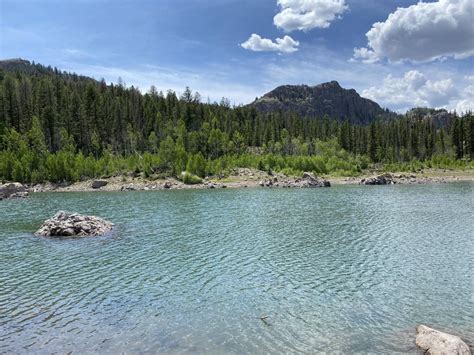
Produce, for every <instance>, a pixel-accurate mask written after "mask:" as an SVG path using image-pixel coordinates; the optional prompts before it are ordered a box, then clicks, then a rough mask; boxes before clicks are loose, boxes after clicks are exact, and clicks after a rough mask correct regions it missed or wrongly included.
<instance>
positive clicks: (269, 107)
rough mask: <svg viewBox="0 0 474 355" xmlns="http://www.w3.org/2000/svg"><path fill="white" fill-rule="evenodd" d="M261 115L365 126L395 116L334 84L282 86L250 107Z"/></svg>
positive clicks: (372, 102) (334, 82)
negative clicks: (291, 114)
mask: <svg viewBox="0 0 474 355" xmlns="http://www.w3.org/2000/svg"><path fill="white" fill-rule="evenodd" d="M250 105H251V106H253V107H255V108H256V109H257V110H258V111H260V112H275V111H280V110H281V111H286V112H297V113H298V114H300V115H302V116H306V117H318V118H322V117H323V116H325V115H327V116H329V117H331V118H335V119H338V120H341V121H342V120H349V121H350V122H352V123H357V124H367V123H370V122H371V121H373V120H375V119H377V118H389V117H393V116H395V115H396V114H394V113H393V112H389V111H388V110H384V109H383V108H382V107H380V106H379V104H377V103H376V102H374V101H372V100H369V99H366V98H363V97H361V96H360V95H359V94H358V93H357V91H355V90H354V89H344V88H342V87H341V86H340V85H339V83H338V82H337V81H331V82H328V83H323V84H319V85H316V86H307V85H283V86H279V87H277V88H276V89H274V90H272V91H270V92H269V93H267V94H265V95H263V96H262V97H261V98H259V99H256V100H255V101H254V102H253V103H251V104H250Z"/></svg>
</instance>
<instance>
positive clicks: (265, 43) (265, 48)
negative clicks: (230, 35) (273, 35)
mask: <svg viewBox="0 0 474 355" xmlns="http://www.w3.org/2000/svg"><path fill="white" fill-rule="evenodd" d="M299 44H300V43H299V42H298V41H295V40H294V39H293V38H291V37H290V36H285V37H283V38H277V39H276V40H275V42H273V41H272V40H271V39H268V38H262V37H260V36H259V35H257V34H255V33H253V34H252V35H251V36H250V37H249V39H248V40H246V41H245V42H244V43H241V44H240V45H241V46H242V48H245V49H248V50H251V51H254V52H269V51H275V52H281V53H293V52H296V51H297V50H298V46H299Z"/></svg>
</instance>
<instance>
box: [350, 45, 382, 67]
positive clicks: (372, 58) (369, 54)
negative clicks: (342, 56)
mask: <svg viewBox="0 0 474 355" xmlns="http://www.w3.org/2000/svg"><path fill="white" fill-rule="evenodd" d="M350 61H351V62H357V61H361V62H362V63H367V64H371V63H375V62H378V61H379V57H378V56H377V53H375V52H374V51H373V50H370V49H367V48H364V47H362V48H354V57H353V58H351V60H350Z"/></svg>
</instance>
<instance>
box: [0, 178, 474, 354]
mask: <svg viewBox="0 0 474 355" xmlns="http://www.w3.org/2000/svg"><path fill="white" fill-rule="evenodd" d="M473 187H474V184H469V183H457V184H445V185H422V186H381V187H378V186H337V187H333V188H330V189H291V190H283V189H237V190H232V189H227V190H202V191H196V190H194V191H157V192H150V191H147V192H129V193H123V192H122V193H101V192H95V193H42V194H34V195H32V196H31V198H29V199H26V200H16V201H2V202H0V352H3V353H25V352H37V353H51V352H59V353H67V352H74V353H79V354H83V353H92V352H100V353H102V354H104V353H118V352H122V351H127V352H128V353H146V352H161V353H182V352H184V353H269V352H308V353H310V352H312V353H314V352H318V351H341V352H351V353H352V352H356V351H360V352H376V353H380V352H385V353H386V352H395V351H402V352H413V353H416V352H417V350H416V348H415V346H414V345H413V343H414V336H415V327H416V325H417V324H420V323H425V324H428V325H432V326H434V327H437V328H439V329H440V330H445V331H451V332H454V333H456V334H459V335H461V336H462V337H464V338H465V339H466V340H467V341H468V342H471V343H472V341H473V339H474V331H473V324H474V314H473V312H474V311H473V309H474V296H473V295H474V279H473V276H472V269H471V265H472V264H473V261H474V260H473V255H474V241H473V232H472V229H473V226H474V216H473V210H474V208H473V207H474V202H473V200H474V195H473ZM58 210H67V211H74V212H81V213H87V214H94V215H98V216H101V217H104V218H107V219H109V220H111V221H112V222H114V223H115V224H116V227H115V231H114V232H113V233H112V234H111V235H109V236H104V237H97V238H84V239H63V240H54V239H46V238H38V237H34V236H33V235H32V234H31V233H32V232H33V231H34V230H35V229H36V228H37V227H38V226H39V225H40V224H41V223H42V221H43V220H44V219H46V218H48V217H50V216H51V215H53V214H54V213H55V212H56V211H58ZM261 316H267V317H268V318H266V320H265V321H262V320H261V319H260V317H261Z"/></svg>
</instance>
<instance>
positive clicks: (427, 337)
mask: <svg viewBox="0 0 474 355" xmlns="http://www.w3.org/2000/svg"><path fill="white" fill-rule="evenodd" d="M416 345H418V346H419V347H420V348H421V349H423V350H425V351H426V353H428V354H431V355H470V354H471V351H470V350H469V347H468V346H467V344H466V343H465V342H463V341H462V339H461V338H460V337H458V336H456V335H451V334H446V333H442V332H440V331H438V330H435V329H432V328H429V327H427V326H426V325H419V326H418V327H417V328H416Z"/></svg>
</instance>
